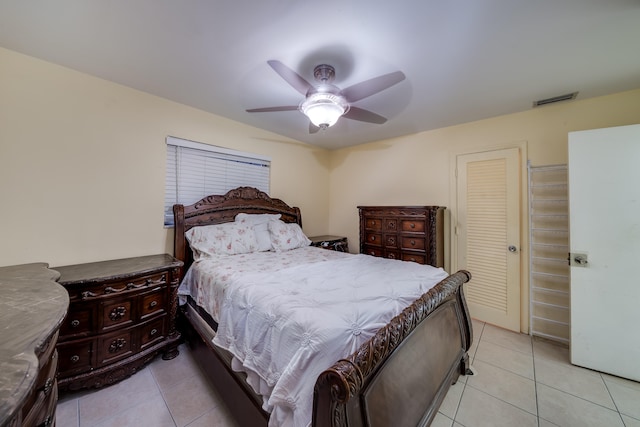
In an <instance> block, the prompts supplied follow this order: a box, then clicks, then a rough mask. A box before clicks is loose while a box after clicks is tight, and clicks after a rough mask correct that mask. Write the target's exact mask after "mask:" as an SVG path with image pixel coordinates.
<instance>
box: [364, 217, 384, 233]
mask: <svg viewBox="0 0 640 427" xmlns="http://www.w3.org/2000/svg"><path fill="white" fill-rule="evenodd" d="M364 227H365V228H366V229H367V230H382V218H371V217H369V218H365V221H364Z"/></svg>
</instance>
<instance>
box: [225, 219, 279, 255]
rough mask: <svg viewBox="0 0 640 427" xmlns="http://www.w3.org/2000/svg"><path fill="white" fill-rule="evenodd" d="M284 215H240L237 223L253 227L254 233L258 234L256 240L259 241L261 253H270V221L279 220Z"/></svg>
mask: <svg viewBox="0 0 640 427" xmlns="http://www.w3.org/2000/svg"><path fill="white" fill-rule="evenodd" d="M281 216H282V215H280V214H246V213H239V214H238V215H236V218H235V221H236V222H239V223H241V224H249V225H251V226H252V227H253V231H254V232H255V233H256V240H257V241H258V250H259V251H270V250H271V249H272V245H271V235H270V234H269V227H268V224H269V221H276V220H279V219H280V217H281Z"/></svg>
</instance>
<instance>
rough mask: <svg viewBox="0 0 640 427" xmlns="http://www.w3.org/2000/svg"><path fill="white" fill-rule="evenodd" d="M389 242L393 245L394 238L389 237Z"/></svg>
mask: <svg viewBox="0 0 640 427" xmlns="http://www.w3.org/2000/svg"><path fill="white" fill-rule="evenodd" d="M389 243H390V244H392V245H394V244H395V243H396V239H394V238H393V237H389Z"/></svg>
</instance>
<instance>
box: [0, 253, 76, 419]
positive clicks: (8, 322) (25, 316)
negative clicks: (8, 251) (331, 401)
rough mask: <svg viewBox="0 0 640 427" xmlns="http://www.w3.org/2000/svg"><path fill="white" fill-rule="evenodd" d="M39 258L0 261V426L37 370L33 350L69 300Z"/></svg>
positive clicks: (27, 389) (51, 329)
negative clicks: (21, 262) (8, 264)
mask: <svg viewBox="0 0 640 427" xmlns="http://www.w3.org/2000/svg"><path fill="white" fill-rule="evenodd" d="M47 267H48V265H47V264H45V263H35V264H24V265H17V266H11V267H0V426H4V425H6V424H7V423H8V422H9V421H10V420H11V419H12V418H13V417H14V415H15V413H16V411H18V410H20V409H21V405H22V402H23V400H24V399H25V398H26V397H27V396H28V394H29V392H30V390H31V388H32V387H33V384H34V382H35V381H36V376H37V373H38V358H37V356H36V354H37V353H38V352H39V350H40V349H41V348H42V347H43V346H44V345H45V344H46V343H47V342H48V341H49V339H50V338H51V337H52V335H53V333H55V332H56V331H57V329H58V328H59V327H60V324H61V322H62V320H63V319H64V316H65V315H66V313H67V308H68V306H69V295H68V294H67V291H66V290H65V289H64V288H63V287H62V286H60V285H59V284H58V283H56V282H55V280H57V279H58V277H59V276H60V274H59V273H58V272H56V271H53V270H49V269H48V268H47Z"/></svg>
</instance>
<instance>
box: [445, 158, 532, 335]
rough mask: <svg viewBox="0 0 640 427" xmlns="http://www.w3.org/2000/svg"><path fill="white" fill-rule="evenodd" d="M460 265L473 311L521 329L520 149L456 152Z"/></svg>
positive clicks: (478, 316)
mask: <svg viewBox="0 0 640 427" xmlns="http://www.w3.org/2000/svg"><path fill="white" fill-rule="evenodd" d="M456 168H457V169H456V174H457V185H456V187H457V191H456V192H457V200H456V206H457V213H456V216H457V224H456V229H455V233H456V240H457V254H458V256H457V258H458V259H457V268H460V269H466V270H469V272H471V276H472V278H471V281H470V282H469V283H468V284H467V285H465V293H466V297H467V302H468V304H469V311H470V313H471V317H473V318H475V319H478V320H482V321H484V322H488V323H491V324H494V325H497V326H500V327H502V328H506V329H510V330H512V331H517V332H520V207H519V206H520V204H519V203H520V176H521V173H520V150H519V149H518V148H508V149H503V150H494V151H487V152H482V153H472V154H463V155H460V156H458V157H457V165H456Z"/></svg>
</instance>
